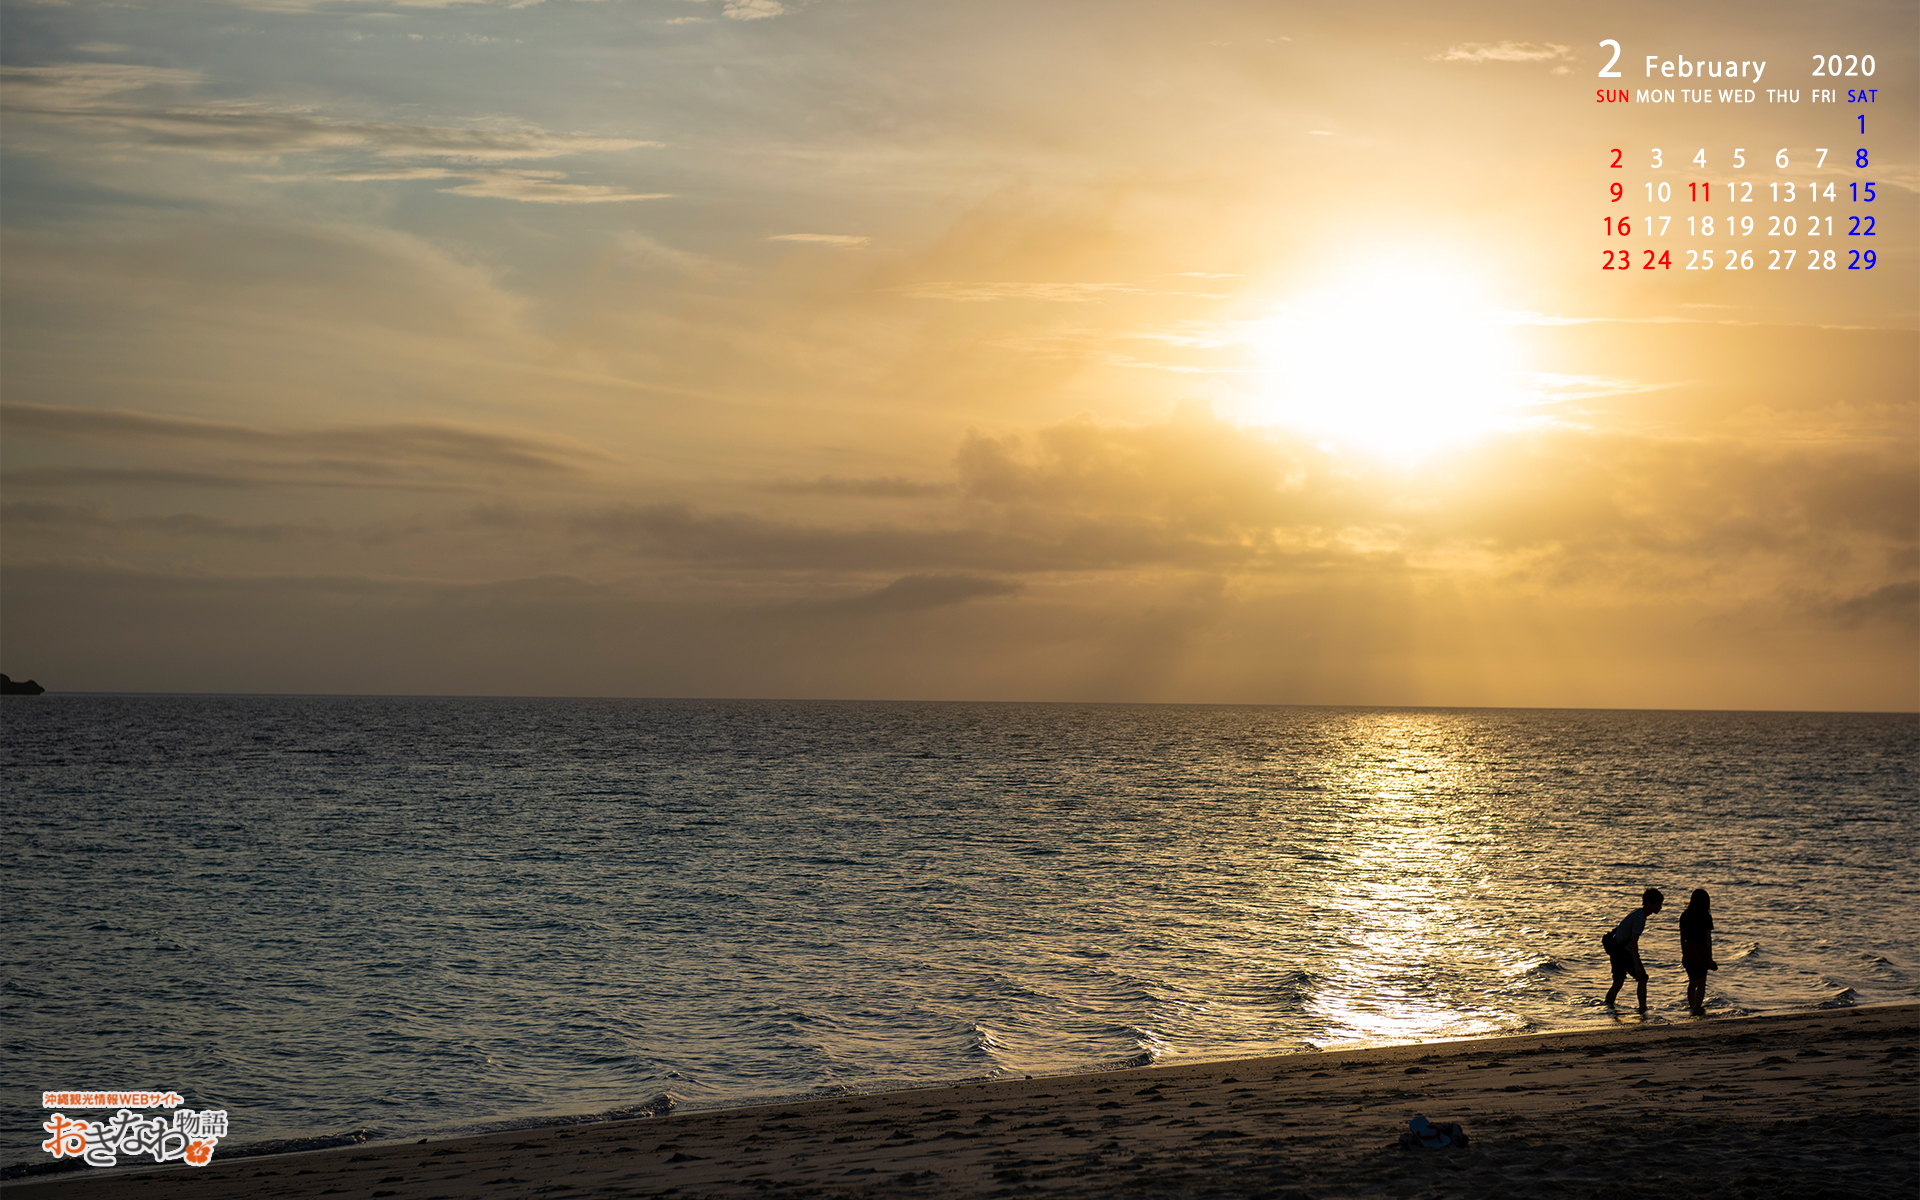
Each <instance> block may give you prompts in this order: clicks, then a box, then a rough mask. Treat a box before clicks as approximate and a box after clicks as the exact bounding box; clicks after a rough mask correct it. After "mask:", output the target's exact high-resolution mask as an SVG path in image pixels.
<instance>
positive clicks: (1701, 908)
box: [1680, 888, 1720, 1017]
mask: <svg viewBox="0 0 1920 1200" xmlns="http://www.w3.org/2000/svg"><path fill="white" fill-rule="evenodd" d="M1712 903H1713V901H1712V899H1711V898H1710V897H1709V896H1708V895H1707V889H1705V888H1695V889H1694V890H1693V895H1692V896H1691V897H1690V898H1689V899H1688V900H1687V911H1685V912H1683V913H1681V914H1680V965H1681V966H1682V967H1685V968H1686V971H1687V1009H1688V1011H1689V1012H1691V1013H1693V1015H1694V1016H1696V1017H1704V1016H1706V1015H1707V972H1708V971H1718V970H1719V969H1720V964H1719V963H1717V962H1715V961H1713V908H1712Z"/></svg>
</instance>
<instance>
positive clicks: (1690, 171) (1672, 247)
mask: <svg viewBox="0 0 1920 1200" xmlns="http://www.w3.org/2000/svg"><path fill="white" fill-rule="evenodd" d="M1600 45H1601V46H1602V47H1604V48H1607V49H1610V50H1611V51H1612V54H1613V57H1612V60H1611V61H1609V62H1608V64H1607V65H1606V66H1605V67H1603V68H1602V69H1601V71H1600V77H1601V79H1602V81H1603V84H1602V86H1600V87H1598V88H1596V89H1594V94H1593V100H1592V102H1593V103H1596V104H1608V105H1621V106H1631V107H1632V108H1633V109H1635V110H1640V111H1644V110H1645V109H1648V108H1657V109H1661V110H1666V109H1673V110H1676V111H1677V112H1688V111H1691V112H1699V111H1701V110H1702V109H1704V108H1706V107H1707V106H1711V107H1712V108H1713V109H1714V110H1715V115H1716V116H1724V115H1726V111H1727V110H1728V109H1731V108H1733V107H1734V106H1741V112H1742V115H1747V114H1750V115H1751V116H1752V118H1754V119H1753V120H1752V121H1751V122H1750V124H1751V127H1752V132H1751V134H1743V135H1741V136H1739V137H1736V138H1735V139H1733V140H1727V139H1726V138H1725V137H1724V136H1723V135H1716V136H1715V138H1714V140H1712V141H1708V140H1707V139H1706V138H1704V137H1695V138H1693V139H1691V140H1687V139H1686V138H1685V135H1684V134H1680V135H1678V136H1668V135H1666V134H1665V133H1664V132H1663V133H1662V134H1661V135H1660V136H1659V137H1657V138H1648V137H1646V136H1639V137H1635V136H1632V135H1625V134H1623V135H1622V136H1620V137H1619V138H1616V139H1614V140H1613V142H1612V144H1611V145H1608V146H1605V147H1603V148H1601V149H1600V150H1599V151H1598V152H1597V153H1598V156H1599V161H1600V162H1601V163H1602V164H1603V165H1604V168H1605V170H1606V172H1607V182H1606V184H1605V193H1604V195H1603V197H1602V204H1603V207H1604V211H1603V212H1602V213H1601V214H1600V215H1599V216H1598V218H1597V219H1595V221H1594V232H1595V233H1597V234H1599V236H1600V239H1601V242H1602V245H1601V246H1600V248H1599V251H1598V253H1597V254H1596V255H1595V264H1596V265H1597V266H1598V267H1599V269H1600V270H1602V271H1633V272H1640V273H1644V272H1649V271H1651V272H1688V271H1692V272H1706V271H1713V272H1744V271H1764V272H1791V271H1798V272H1854V273H1860V274H1862V275H1864V273H1866V272H1870V271H1873V270H1875V269H1876V268H1878V267H1880V265H1881V263H1882V260H1883V257H1884V251H1883V250H1882V247H1883V246H1885V245H1886V242H1885V241H1884V240H1883V235H1885V234H1886V233H1888V232H1889V230H1888V225H1887V221H1888V219H1889V217H1890V216H1892V215H1893V210H1892V209H1891V208H1889V206H1888V205H1886V204H1885V203H1882V201H1883V200H1884V198H1885V196H1886V194H1887V186H1886V182H1885V181H1884V180H1883V179H1880V178H1876V175H1875V170H1874V162H1875V153H1876V151H1875V142H1874V137H1875V133H1876V131H1877V129H1878V127H1879V126H1880V125H1881V124H1882V122H1880V121H1879V120H1877V118H1876V106H1879V111H1881V112H1885V111H1886V110H1887V106H1888V105H1889V103H1890V100H1889V94H1888V90H1887V88H1886V87H1885V86H1884V84H1885V82H1886V81H1885V80H1876V78H1875V76H1876V72H1877V71H1878V69H1879V64H1878V62H1877V61H1876V59H1875V56H1874V55H1873V54H1870V53H1846V54H1838V53H1834V54H1826V53H1819V54H1815V53H1809V54H1806V55H1803V56H1800V57H1799V58H1797V59H1793V60H1790V61H1788V62H1779V61H1775V62H1767V61H1765V60H1756V59H1740V58H1725V59H1709V58H1694V57H1688V56H1685V55H1677V54H1659V53H1654V54H1646V55H1628V54H1626V53H1625V52H1623V50H1622V48H1621V45H1620V43H1619V42H1618V41H1615V40H1613V39H1608V40H1606V41H1603V42H1601V43H1600ZM1636 77H1638V78H1636ZM1613 80H1618V81H1619V82H1608V81H1613ZM1684 123H1685V122H1675V124H1682V125H1684ZM1663 124H1666V123H1665V122H1663ZM1889 124H1890V123H1889ZM1769 130H1773V131H1775V132H1773V133H1772V134H1771V135H1770V134H1769ZM1888 132H1892V130H1891V129H1889V131H1888Z"/></svg>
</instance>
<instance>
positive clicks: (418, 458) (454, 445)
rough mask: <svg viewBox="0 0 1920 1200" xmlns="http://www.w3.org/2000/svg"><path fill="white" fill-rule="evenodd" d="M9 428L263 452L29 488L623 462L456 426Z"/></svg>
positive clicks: (411, 484) (122, 420)
mask: <svg viewBox="0 0 1920 1200" xmlns="http://www.w3.org/2000/svg"><path fill="white" fill-rule="evenodd" d="M0 420H3V421H4V422H5V425H6V429H7V436H8V437H9V439H19V438H22V437H35V436H38V437H43V438H51V439H57V440H61V441H69V442H107V443H112V444H116V445H118V446H120V447H122V448H129V447H131V448H133V449H136V450H149V451H153V450H158V449H160V448H161V447H163V446H166V445H173V446H179V447H182V448H184V449H186V450H192V449H195V448H202V449H204V448H215V447H232V448H238V449H243V450H247V451H252V452H253V457H252V458H251V459H250V460H248V461H246V462H244V463H240V464H218V465H215V466H214V467H213V468H212V469H207V468H205V467H200V468H199V469H195V466H192V465H181V464H178V463H176V462H169V463H167V464H165V465H152V464H142V465H139V466H60V467H54V466H48V467H32V468H24V469H18V470H13V471H9V472H8V476H7V478H8V482H9V483H10V484H21V485H25V484H37V485H41V486H65V485H79V484H88V483H95V484H97V483H155V484H186V485H191V486H198V487H259V486H267V485H274V486H302V487H313V486H322V487H355V486H361V487H396V486H398V487H407V488H440V487H444V486H446V485H447V481H446V480H445V479H444V478H440V479H436V478H432V477H431V476H433V475H435V474H441V473H444V471H446V470H448V469H453V470H456V471H461V472H467V473H480V474H484V475H487V476H493V475H497V474H498V473H500V472H503V471H504V472H512V473H515V474H518V475H520V476H522V477H527V476H534V477H537V476H542V475H545V476H552V477H565V476H578V475H581V474H583V473H584V472H586V471H587V470H588V469H589V468H591V467H593V466H598V465H601V464H604V463H607V462H611V461H613V459H612V456H611V455H608V454H606V453H604V452H602V451H600V450H597V449H594V448H593V447H591V446H587V445H585V444H583V443H580V442H577V441H574V440H573V439H571V438H566V437H560V436H557V435H553V434H534V433H526V432H522V431H518V430H512V431H507V430H497V429H487V428H483V427H480V426H476V425H468V424H462V423H458V422H452V421H408V422H395V423H392V424H387V425H361V426H339V427H335V428H321V429H284V428H282V429H275V428H267V427H263V426H257V425H241V424H235V423H231V422H221V421H205V420H200V419H198V418H193V417H177V416H170V415H165V414H157V413H143V412H131V411H127V410H122V409H86V408H67V407H61V406H55V405H44V404H18V403H10V404H4V405H0ZM173 457H176V458H177V457H178V455H177V454H175V455H174V456H173ZM422 472H425V473H426V476H424V477H423V474H422Z"/></svg>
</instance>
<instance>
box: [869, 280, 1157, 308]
mask: <svg viewBox="0 0 1920 1200" xmlns="http://www.w3.org/2000/svg"><path fill="white" fill-rule="evenodd" d="M1144 290H1145V289H1143V288H1138V287H1134V286H1133V285H1131V284H1125V283H956V282H938V283H919V284H913V285H911V286H909V287H906V288H904V289H902V291H903V292H904V293H905V294H906V295H908V296H911V297H912V298H913V299H915V300H962V301H984V300H1045V301H1050V302H1052V303H1055V304H1085V303H1088V302H1089V301H1093V300H1099V299H1103V298H1105V297H1106V296H1109V295H1112V294H1114V293H1116V292H1140V291H1144Z"/></svg>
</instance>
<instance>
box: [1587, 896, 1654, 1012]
mask: <svg viewBox="0 0 1920 1200" xmlns="http://www.w3.org/2000/svg"><path fill="white" fill-rule="evenodd" d="M1665 901H1666V897H1665V896H1662V895H1661V894H1660V889H1659V888H1648V889H1647V890H1646V891H1644V892H1641V893H1640V907H1639V908H1636V909H1634V910H1633V911H1632V912H1630V913H1628V914H1627V915H1626V919H1625V920H1623V921H1621V922H1620V923H1619V924H1618V925H1615V926H1614V927H1613V932H1612V933H1609V934H1608V935H1607V936H1606V937H1603V938H1601V939H1600V944H1601V945H1602V946H1604V947H1605V948H1606V951H1607V957H1608V958H1609V959H1611V960H1613V986H1612V987H1610V988H1608V989H1607V1007H1608V1008H1612V1007H1613V1001H1614V998H1615V997H1617V996H1618V995H1619V994H1620V985H1621V984H1623V983H1625V982H1626V981H1627V976H1629V975H1631V976H1633V978H1634V982H1635V984H1636V985H1637V986H1638V987H1639V989H1640V1011H1641V1012H1645V1011H1647V964H1645V963H1643V962H1641V961H1640V935H1641V933H1643V932H1645V930H1646V928H1647V918H1648V917H1650V916H1652V915H1653V914H1654V913H1657V912H1659V911H1660V905H1661V904H1662V903H1664V902H1665Z"/></svg>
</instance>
